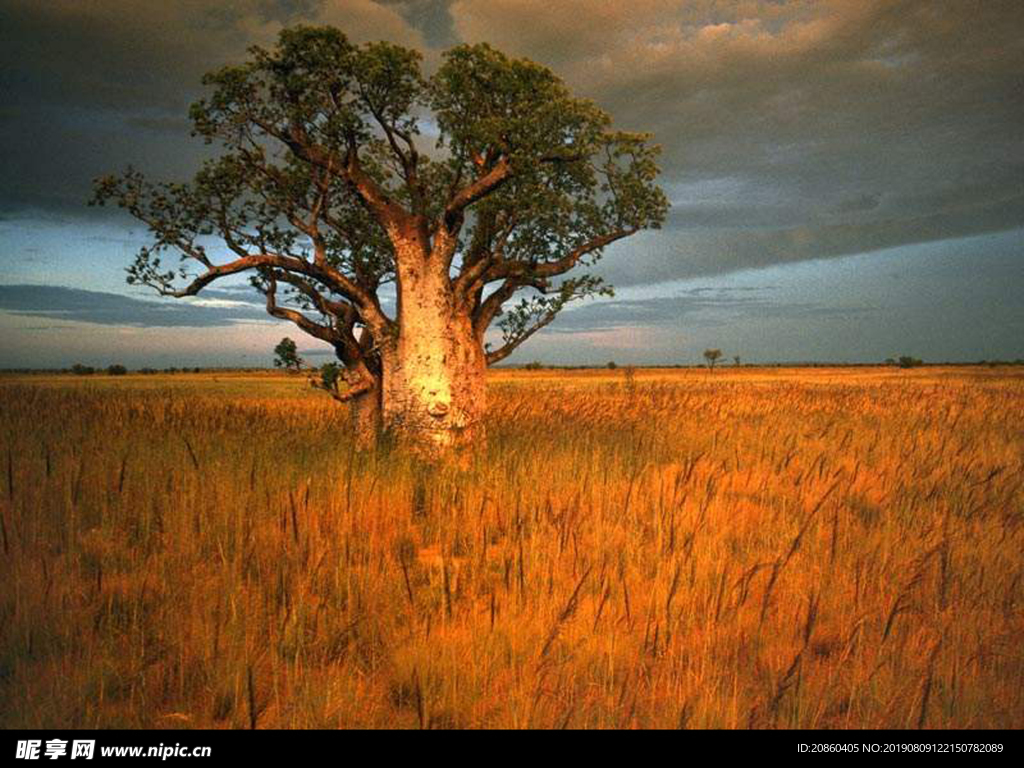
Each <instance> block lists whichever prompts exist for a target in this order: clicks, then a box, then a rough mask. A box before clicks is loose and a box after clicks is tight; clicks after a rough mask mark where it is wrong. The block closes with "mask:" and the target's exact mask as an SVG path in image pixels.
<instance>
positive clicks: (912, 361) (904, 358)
mask: <svg viewBox="0 0 1024 768" xmlns="http://www.w3.org/2000/svg"><path fill="white" fill-rule="evenodd" d="M899 364H900V368H916V367H917V366H919V365H924V361H923V360H918V359H917V358H916V357H911V356H910V355H901V356H900V359H899Z"/></svg>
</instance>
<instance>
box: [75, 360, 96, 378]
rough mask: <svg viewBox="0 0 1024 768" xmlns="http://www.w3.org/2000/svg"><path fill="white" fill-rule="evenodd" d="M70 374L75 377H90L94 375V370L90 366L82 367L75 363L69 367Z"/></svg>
mask: <svg viewBox="0 0 1024 768" xmlns="http://www.w3.org/2000/svg"><path fill="white" fill-rule="evenodd" d="M71 372H72V373H73V374H75V375H76V376H91V375H92V374H94V373H96V369H95V368H93V367H92V366H91V365H82V364H81V363H75V364H74V365H72V366H71Z"/></svg>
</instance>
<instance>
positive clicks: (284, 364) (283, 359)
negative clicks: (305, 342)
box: [274, 336, 302, 372]
mask: <svg viewBox="0 0 1024 768" xmlns="http://www.w3.org/2000/svg"><path fill="white" fill-rule="evenodd" d="M274 355H275V357H274V365H275V366H276V367H278V368H284V369H286V370H289V371H292V372H297V371H298V370H299V369H300V368H301V367H302V358H300V357H299V351H298V349H297V348H296V346H295V342H294V341H292V340H291V339H289V338H288V337H287V336H285V337H284V338H283V339H281V342H280V343H279V344H278V345H277V346H276V347H274Z"/></svg>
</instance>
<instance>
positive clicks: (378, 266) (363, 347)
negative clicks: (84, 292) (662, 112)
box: [96, 27, 667, 454]
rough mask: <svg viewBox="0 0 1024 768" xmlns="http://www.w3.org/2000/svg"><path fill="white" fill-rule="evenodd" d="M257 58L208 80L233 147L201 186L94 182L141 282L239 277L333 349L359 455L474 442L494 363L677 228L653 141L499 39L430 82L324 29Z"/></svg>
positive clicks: (185, 286)
mask: <svg viewBox="0 0 1024 768" xmlns="http://www.w3.org/2000/svg"><path fill="white" fill-rule="evenodd" d="M250 53H251V59H250V60H249V61H248V62H247V63H245V64H242V65H239V66H230V67H226V68H224V69H221V70H219V71H217V72H213V73H211V74H209V75H207V76H206V77H205V78H204V84H206V85H208V86H212V89H213V92H212V95H211V96H209V97H208V98H206V99H203V100H201V101H199V102H198V103H196V104H194V105H193V107H192V109H191V118H192V122H193V126H194V133H195V134H198V135H199V136H201V137H203V138H204V139H205V140H206V141H207V143H215V144H217V145H219V146H220V148H221V150H222V153H221V154H220V156H219V157H218V158H217V159H214V160H210V161H209V162H207V163H206V164H205V165H204V166H203V168H202V169H201V170H200V171H199V172H198V174H197V175H196V176H195V178H194V180H192V181H191V182H190V183H185V184H167V183H161V184H153V183H150V182H148V181H147V180H146V179H145V178H144V177H143V176H142V174H140V173H139V172H137V171H135V170H132V169H129V170H128V171H127V172H125V173H124V174H123V175H120V176H111V177H106V178H103V179H100V180H98V181H97V190H96V202H99V203H103V202H105V201H108V200H111V201H114V202H116V203H117V204H119V205H120V206H122V207H123V208H125V209H126V210H127V211H128V212H130V213H131V214H132V215H133V216H135V217H136V218H138V219H140V220H141V221H143V222H144V223H145V224H146V225H147V227H148V229H149V232H150V233H151V235H152V238H153V242H152V244H151V245H149V246H147V247H145V248H143V249H142V250H141V251H140V252H139V254H138V256H137V257H136V259H135V262H134V264H133V265H132V266H131V267H130V268H129V270H128V272H129V275H128V280H129V282H130V283H133V284H143V285H147V286H151V287H152V288H154V289H156V291H158V292H159V293H160V294H162V295H165V296H173V297H184V296H192V295H195V294H197V293H199V292H200V291H202V290H203V289H204V288H206V287H207V286H209V285H211V284H213V283H214V282H215V281H218V280H221V279H224V278H231V277H233V276H238V275H248V276H249V277H250V280H251V282H252V284H253V285H254V286H255V287H256V288H257V289H258V290H259V291H260V292H261V293H262V294H263V295H264V297H265V299H266V307H267V311H268V312H269V313H270V314H271V315H272V316H274V317H276V318H280V319H283V320H288V321H291V322H292V323H294V324H295V325H297V326H298V327H299V328H301V329H302V330H303V331H305V332H306V333H307V334H309V335H311V336H314V337H316V338H318V339H321V340H322V341H325V342H327V343H328V344H330V345H332V346H333V347H334V350H335V353H336V355H337V358H338V360H339V362H340V365H341V367H342V370H343V378H344V382H345V384H346V385H347V386H346V387H345V388H344V389H343V388H341V387H339V388H338V389H337V390H336V392H335V394H336V396H337V397H339V398H341V399H344V400H347V401H349V402H351V404H352V412H353V418H354V422H355V429H356V432H357V434H358V435H359V437H360V440H361V441H362V442H363V443H367V442H370V441H371V440H372V439H373V437H374V436H375V435H376V434H377V433H378V432H379V431H380V430H381V429H382V428H384V429H388V430H390V431H392V432H393V433H395V434H396V436H397V438H398V439H399V441H400V442H405V443H407V444H409V445H411V446H413V447H414V448H416V449H418V450H419V451H421V452H425V453H427V454H439V453H444V452H445V451H447V450H448V449H451V448H454V447H458V446H463V445H472V444H478V443H479V442H480V439H481V438H482V437H483V428H482V425H481V417H482V415H483V413H484V409H485V402H486V399H485V391H484V372H485V369H486V367H487V366H488V365H490V364H492V363H495V362H498V361H499V360H503V359H504V358H506V357H507V356H508V355H509V354H511V353H512V351H513V350H515V349H516V348H517V347H518V346H519V345H520V344H522V343H523V342H524V341H526V340H527V339H528V338H530V337H531V336H532V335H533V334H534V333H536V332H537V331H538V330H539V329H541V328H543V327H544V326H546V325H548V324H549V323H550V322H551V321H552V320H553V319H554V318H555V316H556V315H557V314H558V312H559V311H560V310H561V309H562V308H563V307H564V306H565V305H566V304H567V303H568V302H570V301H573V300H575V299H579V298H581V297H585V296H591V295H594V294H599V293H606V292H609V289H608V287H607V286H606V285H605V284H604V283H603V282H602V280H601V279H600V278H599V277H597V276H595V275H593V274H591V273H589V272H587V271H586V268H587V267H590V266H592V265H593V264H594V262H595V261H596V260H597V259H598V258H599V257H600V256H601V255H602V252H603V250H604V249H605V248H606V247H607V246H609V245H611V244H612V243H614V242H616V241H618V240H621V239H623V238H626V237H629V236H630V235H632V234H634V233H636V232H639V231H640V230H642V229H645V228H653V227H658V226H659V225H660V223H661V222H662V220H663V219H664V216H665V213H666V209H667V201H666V198H665V196H664V194H663V193H662V191H661V190H660V189H659V188H658V187H657V185H656V184H655V179H656V176H657V174H658V169H657V166H656V165H655V158H656V155H657V147H655V146H652V145H651V144H650V143H649V139H650V137H649V136H648V135H646V134H636V133H624V132H618V131H613V130H611V128H610V125H611V123H610V119H609V117H608V116H607V115H606V114H605V113H604V112H602V111H601V110H600V109H599V108H598V107H597V106H595V105H594V104H593V103H592V102H590V101H587V100H584V99H579V98H575V97H573V96H572V95H571V94H570V93H569V91H568V89H567V88H566V87H565V85H564V84H563V83H562V82H561V81H560V80H559V79H558V78H557V77H556V76H555V75H554V74H553V73H552V72H550V71H549V70H548V69H546V68H544V67H542V66H539V65H537V64H534V63H532V62H529V61H526V60H522V59H511V58H509V57H507V56H505V55H504V54H502V53H500V52H499V51H497V50H495V49H493V48H491V47H490V46H488V45H483V44H482V45H472V46H470V45H462V46H458V47H456V48H453V49H452V50H449V51H448V52H447V53H446V54H445V55H444V57H443V62H442V63H441V65H440V67H439V68H438V69H437V71H436V72H435V73H434V75H433V76H431V77H429V78H426V77H425V76H424V75H423V74H422V73H421V70H420V59H421V57H420V55H419V54H418V53H417V52H415V51H412V50H408V49H405V48H402V47H399V46H397V45H392V44H390V43H386V42H379V43H369V44H364V45H359V46H357V45H354V44H352V43H350V42H349V40H348V39H347V38H346V37H345V35H344V34H343V33H342V32H340V31H338V30H336V29H333V28H326V27H319V28H312V27H298V28H294V29H290V30H285V31H283V32H282V33H281V35H280V37H279V40H278V42H277V45H276V47H275V48H274V49H273V50H264V49H262V48H258V47H254V48H251V49H250ZM423 132H426V133H428V134H429V136H430V139H431V144H432V145H433V146H432V147H426V146H424V144H425V142H424V140H423V139H424V133H423ZM435 136H436V138H435ZM165 251H170V252H177V254H179V255H180V257H181V265H180V266H179V267H178V268H177V269H168V268H167V267H166V266H163V265H161V261H160V257H161V255H162V254H163V253H164V252H165ZM570 272H571V273H572V274H569V273H570ZM392 298H393V301H394V305H393V308H392V307H391V304H390V300H392ZM492 324H496V325H497V327H498V328H500V330H501V341H500V342H496V343H497V346H496V348H492V346H491V345H489V344H487V343H486V342H485V334H486V333H487V331H488V329H489V328H490V327H491V326H492Z"/></svg>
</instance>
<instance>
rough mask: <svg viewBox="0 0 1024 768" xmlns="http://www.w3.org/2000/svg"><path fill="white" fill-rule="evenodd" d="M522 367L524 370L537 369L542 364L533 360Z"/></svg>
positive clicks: (541, 366)
mask: <svg viewBox="0 0 1024 768" xmlns="http://www.w3.org/2000/svg"><path fill="white" fill-rule="evenodd" d="M523 367H524V368H526V370H528V371H539V370H540V369H541V368H543V367H544V366H543V365H542V364H541V363H540V362H539V361H537V360H534V361H533V362H532V363H527V364H526V365H525V366H523Z"/></svg>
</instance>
